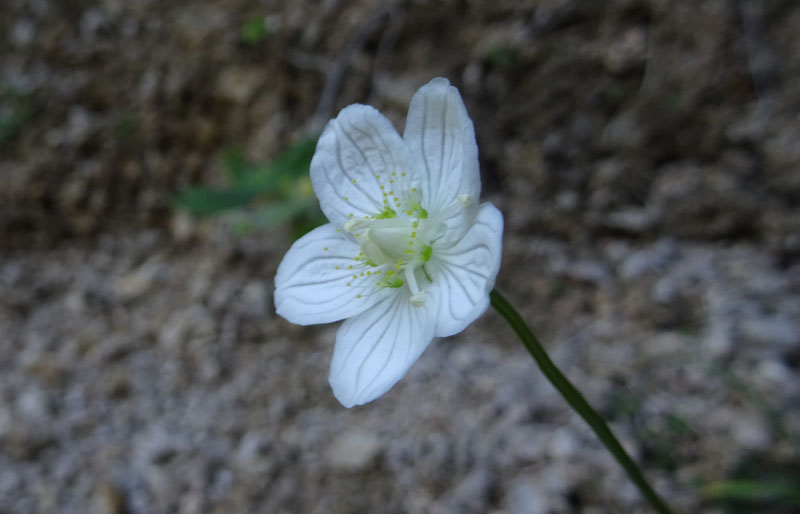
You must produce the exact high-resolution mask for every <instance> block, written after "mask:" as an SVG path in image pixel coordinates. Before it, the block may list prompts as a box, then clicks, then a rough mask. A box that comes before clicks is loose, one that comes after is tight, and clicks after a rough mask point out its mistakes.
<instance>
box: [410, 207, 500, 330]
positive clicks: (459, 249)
mask: <svg viewBox="0 0 800 514" xmlns="http://www.w3.org/2000/svg"><path fill="white" fill-rule="evenodd" d="M502 239H503V215H502V214H501V213H500V211H499V210H497V208H495V206H493V205H492V204H490V203H484V204H483V205H481V206H480V208H479V210H478V217H477V219H476V221H475V224H474V225H473V226H472V228H470V230H469V231H468V232H467V233H466V234H465V235H464V237H463V238H462V239H461V241H459V242H458V243H457V244H455V245H454V246H452V247H451V248H448V249H445V250H439V249H438V248H437V249H436V250H434V254H433V259H431V261H430V262H429V263H428V264H426V267H427V268H428V271H429V274H430V275H431V277H433V283H432V284H431V285H430V288H429V292H430V294H431V300H432V302H433V303H434V304H435V305H436V306H437V308H438V314H437V316H436V331H435V335H436V336H437V337H446V336H450V335H453V334H456V333H458V332H461V331H462V330H464V329H465V328H466V327H467V325H469V324H470V323H472V322H473V321H475V319H477V318H478V316H480V315H481V314H483V312H484V311H485V310H486V308H487V307H488V306H489V292H490V291H491V290H492V288H493V287H494V280H495V278H496V277H497V272H498V271H499V270H500V257H501V253H502Z"/></svg>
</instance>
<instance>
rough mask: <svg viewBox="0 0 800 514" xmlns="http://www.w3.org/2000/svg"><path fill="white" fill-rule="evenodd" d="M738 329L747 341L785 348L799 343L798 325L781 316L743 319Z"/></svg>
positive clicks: (799, 330) (799, 326)
mask: <svg viewBox="0 0 800 514" xmlns="http://www.w3.org/2000/svg"><path fill="white" fill-rule="evenodd" d="M739 330H740V332H741V336H742V338H743V339H744V340H745V341H746V342H748V343H753V344H758V345H769V346H775V347H778V348H786V349H788V348H791V347H793V346H795V345H797V344H800V325H798V324H797V323H795V322H794V321H792V320H789V319H786V318H783V317H781V316H764V317H760V318H750V319H745V320H743V321H742V322H741V324H740V325H739Z"/></svg>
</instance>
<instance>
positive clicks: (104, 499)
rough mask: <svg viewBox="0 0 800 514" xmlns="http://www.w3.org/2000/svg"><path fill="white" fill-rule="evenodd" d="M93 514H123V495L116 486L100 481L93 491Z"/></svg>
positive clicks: (124, 510)
mask: <svg viewBox="0 0 800 514" xmlns="http://www.w3.org/2000/svg"><path fill="white" fill-rule="evenodd" d="M93 503H94V512H95V514H123V513H124V512H126V509H125V494H124V493H123V491H122V490H121V489H120V488H119V487H117V486H116V485H114V484H112V483H111V482H108V481H107V480H101V481H100V483H99V484H98V485H97V488H96V489H95V491H94V502H93Z"/></svg>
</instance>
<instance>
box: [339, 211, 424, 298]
mask: <svg viewBox="0 0 800 514" xmlns="http://www.w3.org/2000/svg"><path fill="white" fill-rule="evenodd" d="M433 228H434V227H433V226H432V224H431V223H430V222H429V220H428V213H427V211H425V209H423V208H422V206H420V205H419V203H412V204H411V205H410V206H408V208H407V209H406V210H405V211H402V212H401V214H400V215H398V214H397V212H396V211H395V210H394V209H392V208H390V207H388V206H387V207H385V209H384V210H383V211H382V212H381V213H380V214H378V215H376V216H370V217H368V218H367V219H351V220H350V221H348V222H347V223H346V224H345V226H344V230H345V232H349V233H351V234H353V235H355V237H356V238H357V239H358V240H359V241H360V243H361V255H360V256H359V257H357V258H356V259H357V260H359V261H361V262H363V263H365V264H366V265H367V266H370V267H372V268H378V269H376V270H375V271H374V272H373V273H370V276H374V277H376V278H377V286H378V287H392V288H400V287H403V286H404V285H408V288H409V291H410V292H411V303H412V304H413V305H414V306H416V307H420V306H422V305H424V304H425V301H426V300H427V298H428V295H427V293H426V292H425V291H424V289H421V288H420V286H419V283H420V282H421V280H422V279H423V277H424V279H425V280H428V281H431V278H430V276H429V275H428V273H427V271H426V270H425V268H424V265H425V263H426V262H428V261H429V260H430V259H431V256H432V255H433V247H432V246H431V245H430V244H429V243H430V240H431V236H432V235H433V234H432V229H433ZM418 271H420V272H421V275H420V276H419V277H418V276H417V272H418ZM418 279H419V280H418Z"/></svg>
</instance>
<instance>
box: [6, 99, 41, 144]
mask: <svg viewBox="0 0 800 514" xmlns="http://www.w3.org/2000/svg"><path fill="white" fill-rule="evenodd" d="M33 110H34V109H33V102H32V101H31V98H30V95H28V94H26V93H23V92H22V91H20V90H18V89H17V88H15V87H12V86H7V87H5V88H3V90H2V91H0V144H2V143H6V142H8V141H11V140H12V139H13V138H14V137H16V135H17V133H18V132H19V130H20V129H21V128H22V127H23V125H25V123H27V122H28V121H29V120H30V119H31V118H32V117H33Z"/></svg>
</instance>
